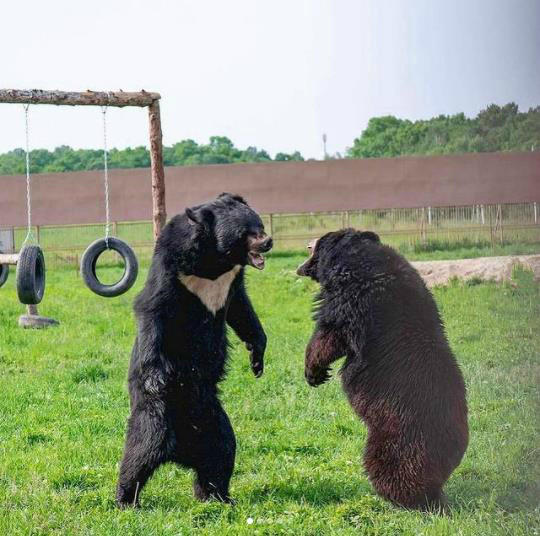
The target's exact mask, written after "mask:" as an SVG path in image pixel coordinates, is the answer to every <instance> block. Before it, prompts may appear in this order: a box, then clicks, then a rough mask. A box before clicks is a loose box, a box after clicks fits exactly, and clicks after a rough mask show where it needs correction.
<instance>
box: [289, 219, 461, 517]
mask: <svg viewBox="0 0 540 536" xmlns="http://www.w3.org/2000/svg"><path fill="white" fill-rule="evenodd" d="M298 274H299V275H307V276H309V277H311V278H312V279H314V280H315V281H318V282H319V283H320V285H321V291H320V295H319V307H318V310H317V313H316V323H317V325H316V328H315V332H314V333H313V336H312V338H311V340H310V342H309V344H308V347H307V349H306V361H305V375H306V380H307V381H308V383H309V384H310V385H312V386H317V385H320V384H322V383H324V382H325V381H327V380H328V378H329V372H330V365H331V364H332V363H333V362H334V361H335V360H337V359H338V358H340V357H343V356H345V362H344V364H343V367H342V369H341V380H342V385H343V390H344V391H345V393H346V395H347V397H348V399H349V402H350V404H351V406H352V407H353V409H354V410H355V411H356V413H357V414H358V415H359V416H360V417H361V418H362V419H363V420H364V422H365V423H366V424H367V426H368V430H369V434H368V441H367V445H366V450H365V456H364V466H365V468H366V471H367V473H368V476H369V478H370V479H371V481H372V483H373V485H374V487H375V488H376V489H377V491H378V492H379V493H380V494H381V495H382V496H383V497H385V498H387V499H389V500H391V501H393V502H394V503H396V504H399V505H401V506H405V507H407V508H420V509H425V508H432V507H441V506H443V505H444V499H443V495H442V486H443V484H444V483H445V482H446V480H447V479H448V477H449V476H450V474H451V473H452V471H453V470H454V469H455V468H456V467H457V465H458V464H459V463H460V461H461V458H462V457H463V454H464V452H465V449H466V448H467V442H468V427H467V404H466V400H465V385H464V382H463V378H462V375H461V372H460V370H459V367H458V364H457V362H456V359H455V357H454V355H453V354H452V350H451V349H450V346H449V344H448V341H447V339H446V336H445V333H444V327H443V324H442V321H441V318H440V316H439V313H438V311H437V306H436V304H435V301H434V300H433V297H432V295H431V293H430V292H429V290H428V289H427V288H426V286H425V285H424V282H423V281H422V279H421V278H420V276H419V274H418V273H417V272H416V270H415V269H414V268H413V267H412V266H411V265H410V264H409V263H408V262H407V261H406V260H405V259H404V258H403V257H402V256H400V255H399V254H398V253H397V252H395V251H394V250H393V249H392V248H390V247H388V246H384V245H382V244H381V243H380V241H379V237H378V236H377V235H376V234H375V233H371V232H363V233H362V232H358V231H355V230H354V229H347V230H342V231H338V232H334V233H328V234H326V235H325V236H323V237H322V238H321V239H320V240H319V241H318V242H317V243H316V245H315V248H314V251H313V254H312V256H311V257H310V258H309V259H308V260H307V261H306V262H305V263H304V264H303V265H302V266H300V267H299V268H298Z"/></svg>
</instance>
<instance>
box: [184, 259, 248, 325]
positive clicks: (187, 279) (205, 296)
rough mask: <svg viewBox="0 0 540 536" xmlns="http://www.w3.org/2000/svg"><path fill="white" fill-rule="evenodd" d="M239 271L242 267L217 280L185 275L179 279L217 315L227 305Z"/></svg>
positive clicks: (226, 273) (237, 267)
mask: <svg viewBox="0 0 540 536" xmlns="http://www.w3.org/2000/svg"><path fill="white" fill-rule="evenodd" d="M239 271H240V266H235V267H234V268H233V269H232V270H230V271H229V272H225V273H224V274H222V275H220V276H219V277H218V278H217V279H205V278H204V277H197V276H196V275H184V274H180V275H179V276H178V278H179V279H180V281H181V282H182V284H183V285H184V286H185V287H186V288H187V289H188V290H189V291H190V292H191V293H192V294H195V296H197V298H199V300H201V302H202V303H203V304H204V306H205V307H206V308H207V309H208V310H209V311H210V312H211V313H212V314H213V315H215V314H216V313H217V312H218V311H219V310H220V309H221V308H222V307H223V306H224V305H225V302H226V301H227V296H228V295H229V289H230V288H231V284H232V282H233V281H234V278H235V277H236V274H238V272H239Z"/></svg>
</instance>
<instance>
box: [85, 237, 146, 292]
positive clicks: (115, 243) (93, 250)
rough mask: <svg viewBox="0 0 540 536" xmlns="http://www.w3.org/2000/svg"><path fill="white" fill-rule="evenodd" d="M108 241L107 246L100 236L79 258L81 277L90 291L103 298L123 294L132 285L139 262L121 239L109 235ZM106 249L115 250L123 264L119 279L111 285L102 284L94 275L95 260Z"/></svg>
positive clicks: (137, 271)
mask: <svg viewBox="0 0 540 536" xmlns="http://www.w3.org/2000/svg"><path fill="white" fill-rule="evenodd" d="M108 242H109V246H108V247H107V240H106V239H105V238H100V239H99V240H96V241H95V242H92V243H91V244H90V245H89V246H88V247H87V248H86V251H85V252H84V253H83V256H82V259H81V277H82V278H83V281H84V282H85V284H86V286H87V287H88V288H89V289H90V290H91V291H92V292H95V293H96V294H98V295H99V296H103V297H104V298H114V297H115V296H120V294H124V292H127V291H128V290H129V289H130V288H131V287H132V286H133V284H134V283H135V281H136V279H137V275H138V273H139V263H138V262H137V257H135V253H133V250H132V249H131V248H130V247H129V246H128V245H127V244H126V243H125V242H124V241H123V240H120V239H119V238H112V237H111V238H109V239H108ZM107 249H111V250H113V251H116V252H117V253H118V254H119V255H120V256H121V257H122V259H123V261H124V264H125V269H124V275H123V276H122V278H121V279H120V281H118V282H116V283H114V284H112V285H104V284H103V283H101V282H100V281H99V279H98V278H97V275H96V263H97V260H98V258H99V256H100V255H101V254H102V253H103V252H104V251H105V250H107Z"/></svg>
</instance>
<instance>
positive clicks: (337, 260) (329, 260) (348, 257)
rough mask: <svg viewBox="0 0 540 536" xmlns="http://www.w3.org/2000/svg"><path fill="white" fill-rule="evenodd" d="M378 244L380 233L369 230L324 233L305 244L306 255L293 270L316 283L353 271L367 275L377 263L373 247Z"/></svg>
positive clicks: (344, 230)
mask: <svg viewBox="0 0 540 536" xmlns="http://www.w3.org/2000/svg"><path fill="white" fill-rule="evenodd" d="M379 245H380V239H379V236H378V235H377V234H376V233H373V232H371V231H356V230H355V229H342V230H340V231H334V232H331V233H326V234H325V235H323V236H322V237H321V238H319V239H318V240H312V241H311V242H310V243H309V244H308V250H309V258H308V259H307V261H305V262H304V263H303V264H301V265H300V266H299V267H298V269H297V271H296V273H297V274H298V275H300V276H306V277H310V278H311V279H313V280H314V281H317V282H318V283H325V282H327V281H329V280H331V279H332V278H336V276H343V275H346V274H349V273H353V272H354V273H357V274H358V273H359V271H361V272H363V273H364V274H363V275H366V272H371V271H372V269H373V268H375V267H376V266H377V265H378V262H377V261H376V258H377V257H379V255H377V254H376V251H375V250H378V249H379V248H378V246H379ZM374 254H375V255H374Z"/></svg>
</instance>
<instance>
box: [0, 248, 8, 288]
mask: <svg viewBox="0 0 540 536" xmlns="http://www.w3.org/2000/svg"><path fill="white" fill-rule="evenodd" d="M0 253H2V252H1V251H0ZM8 275H9V264H0V287H1V286H2V285H3V284H4V283H5V282H6V281H7V278H8Z"/></svg>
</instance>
